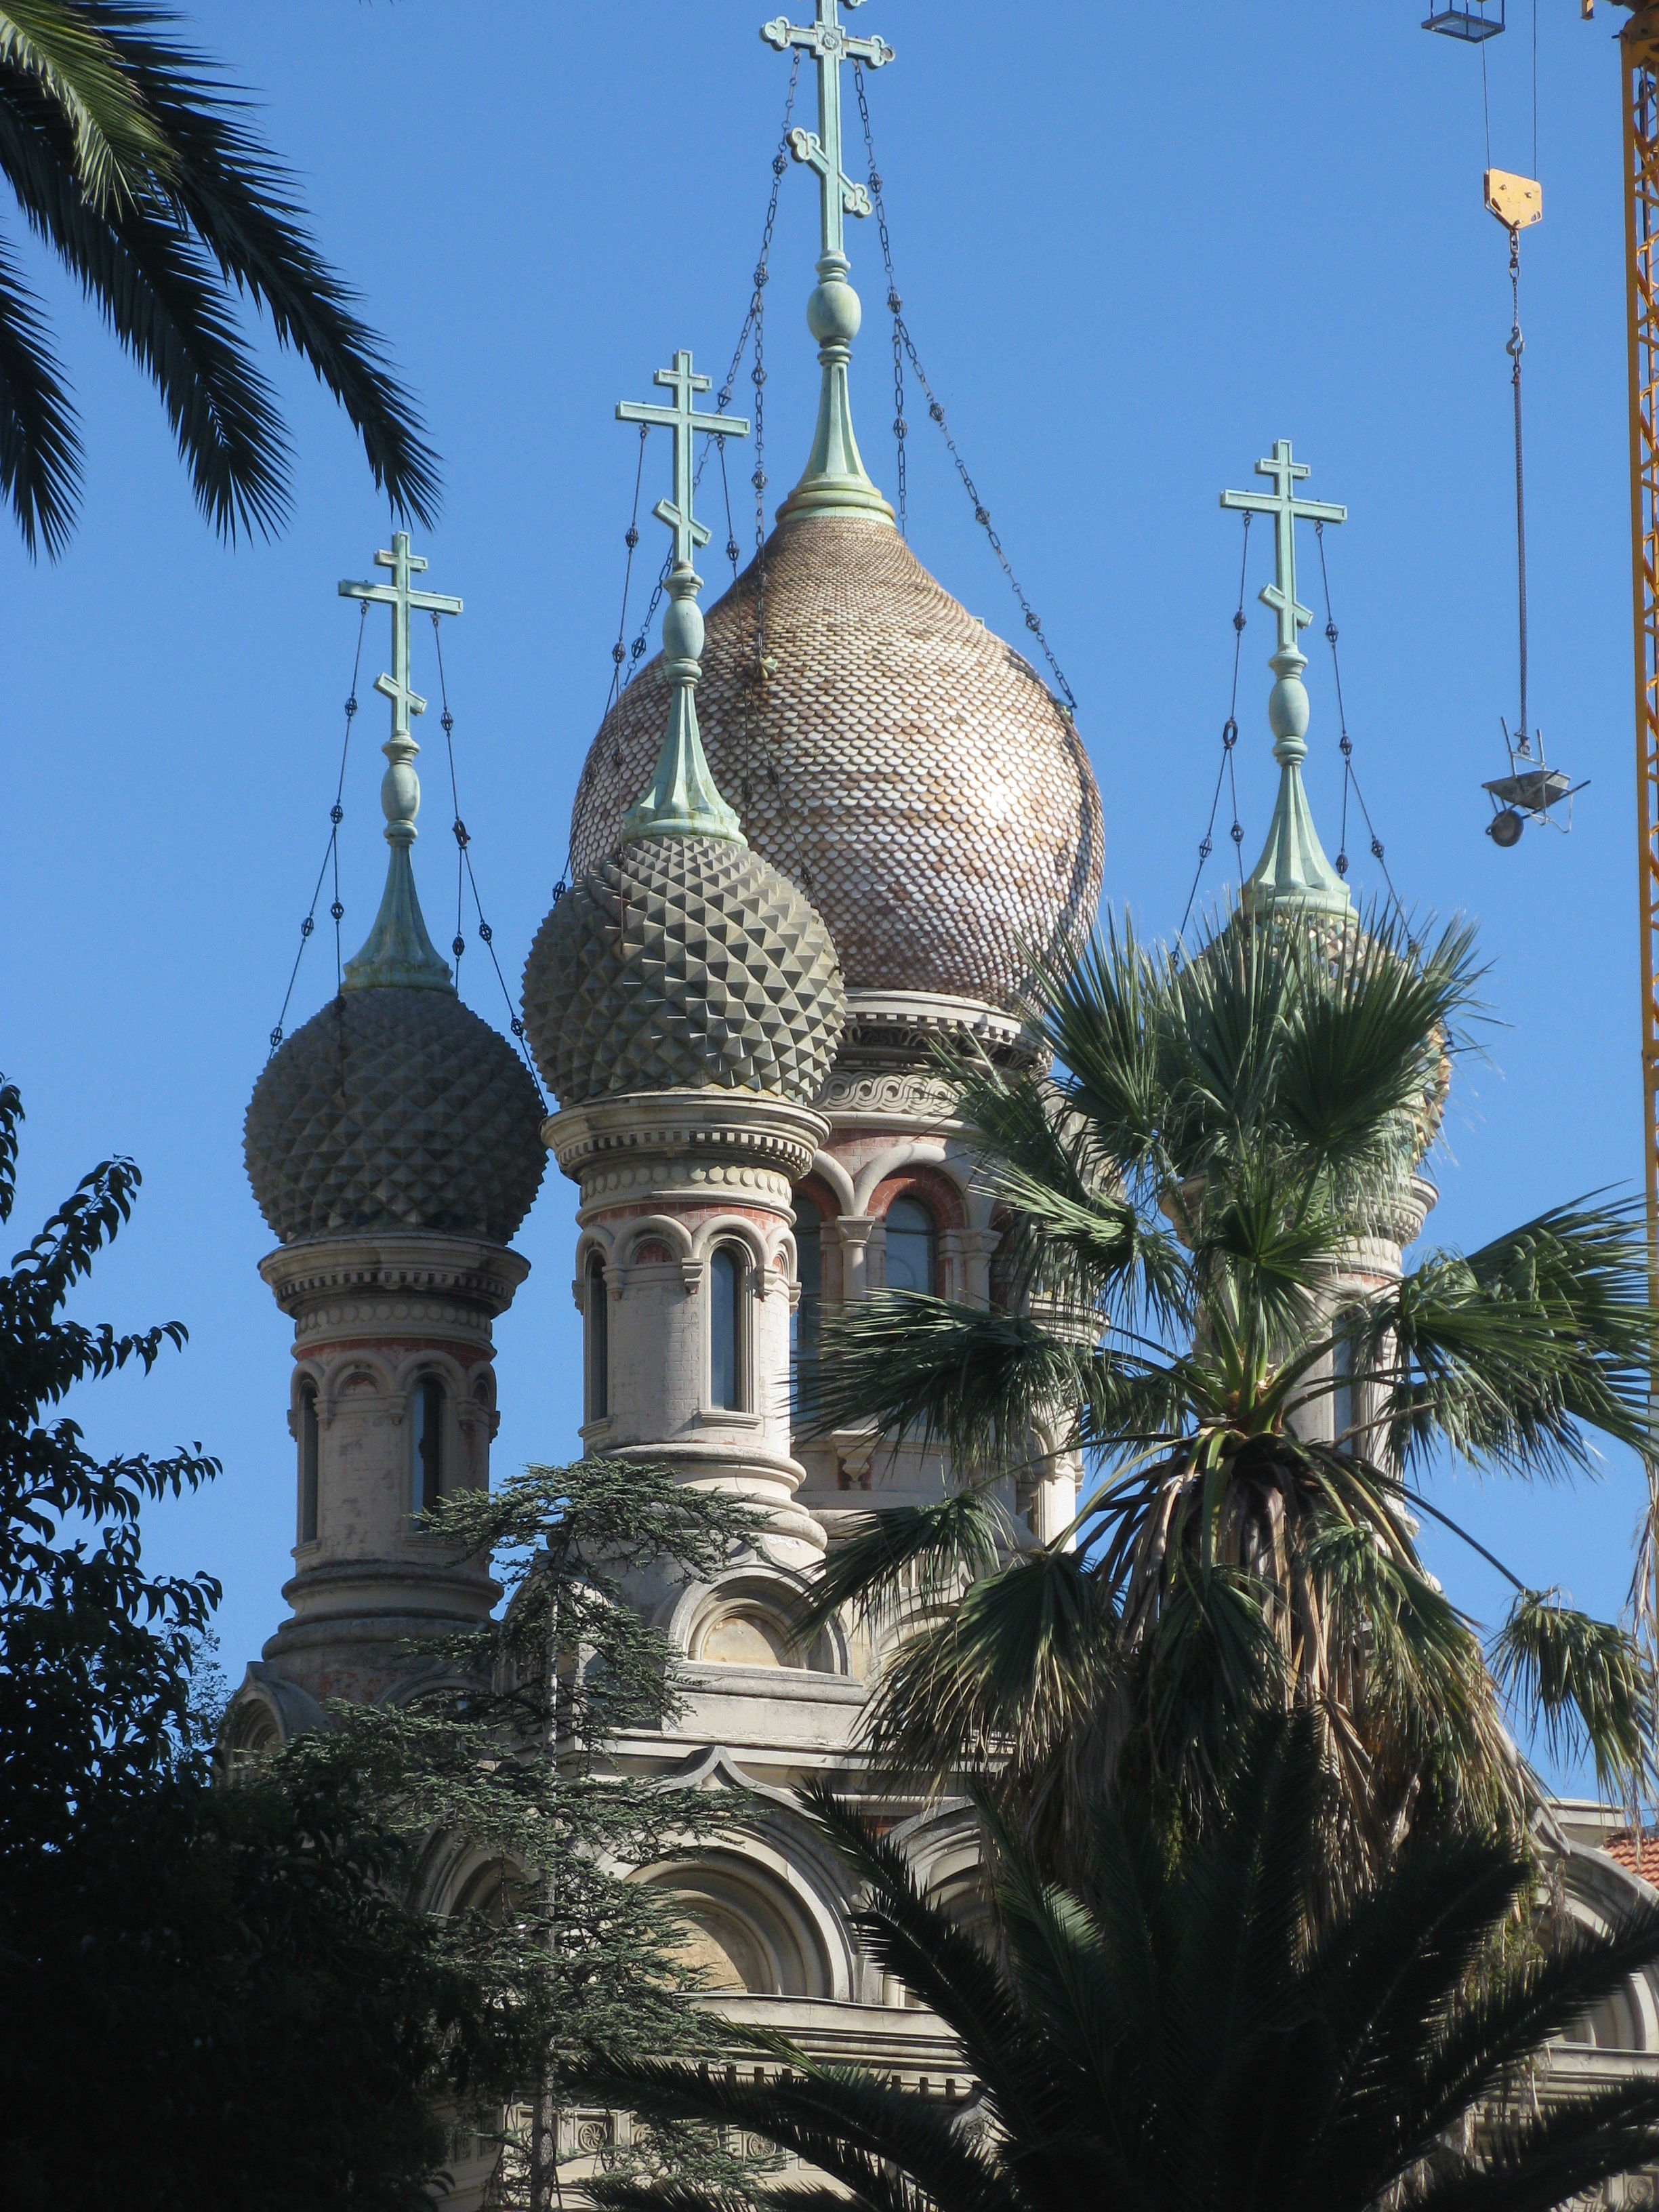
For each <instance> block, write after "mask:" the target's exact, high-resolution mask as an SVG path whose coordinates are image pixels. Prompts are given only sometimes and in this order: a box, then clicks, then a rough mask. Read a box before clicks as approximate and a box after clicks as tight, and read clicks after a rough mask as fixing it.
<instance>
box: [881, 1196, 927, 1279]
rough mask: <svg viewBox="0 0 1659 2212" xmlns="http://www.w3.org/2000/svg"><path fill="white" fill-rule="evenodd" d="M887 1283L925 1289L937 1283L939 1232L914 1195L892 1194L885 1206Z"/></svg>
mask: <svg viewBox="0 0 1659 2212" xmlns="http://www.w3.org/2000/svg"><path fill="white" fill-rule="evenodd" d="M885 1226H886V1230H887V1287H888V1289H889V1290H890V1291H929V1292H931V1291H935V1290H937V1289H938V1287H939V1232H938V1231H937V1230H936V1229H935V1228H934V1226H933V1215H932V1214H931V1213H929V1212H928V1211H927V1207H926V1206H923V1205H922V1204H921V1201H920V1200H917V1199H914V1198H896V1199H895V1200H893V1203H892V1204H891V1205H890V1206H889V1207H888V1209H887V1216H886V1224H885Z"/></svg>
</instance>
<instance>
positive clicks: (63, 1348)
mask: <svg viewBox="0 0 1659 2212" xmlns="http://www.w3.org/2000/svg"><path fill="white" fill-rule="evenodd" d="M21 1120H22V1103H21V1099H20V1097H19V1096H18V1093H17V1090H16V1088H15V1085H11V1084H7V1083H0V1226H3V1225H4V1224H6V1223H7V1222H9V1220H10V1218H11V1213H12V1208H13V1206H14V1203H15V1198H16V1164H17V1133H18V1127H19V1124H20V1123H21ZM138 1182H139V1176H138V1171H137V1169H136V1168H135V1167H134V1166H133V1165H132V1164H131V1161H129V1160H106V1161H104V1162H103V1163H102V1164H101V1165H100V1166H98V1167H96V1168H94V1170H93V1171H92V1173H91V1174H90V1175H89V1176H86V1177H85V1178H84V1180H83V1181H82V1183H81V1184H80V1186H79V1188H77V1189H76V1193H75V1194H74V1196H73V1197H72V1198H70V1200H67V1202H66V1203H65V1204H64V1206H61V1207H60V1208H59V1209H58V1212H56V1213H55V1214H53V1216H52V1218H51V1220H50V1221H48V1222H47V1223H46V1226H45V1227H44V1228H43V1229H42V1230H41V1231H40V1234H39V1236H37V1237H35V1238H34V1239H33V1242H32V1243H30V1244H29V1245H28V1246H27V1248H26V1249H25V1250H23V1251H22V1252H21V1253H19V1254H18V1255H17V1256H16V1258H15V1260H14V1261H13V1262H12V1265H11V1267H10V1269H9V1272H7V1273H4V1274H0V1792H3V1798H4V1802H5V1804H6V1808H7V1817H6V1819H5V1820H4V1821H3V1822H0V1862H3V1861H4V1860H5V1859H6V1858H8V1857H12V1856H14V1855H15V1856H17V1857H22V1858H28V1857H33V1855H34V1854H35V1853H37V1852H39V1851H40V1850H45V1849H49V1848H51V1847H52V1846H54V1845H56V1844H60V1843H61V1842H63V1841H64V1839H65V1838H68V1837H69V1836H70V1835H71V1834H72V1833H73V1832H74V1831H75V1827H76V1822H77V1820H79V1819H80V1818H81V1817H82V1814H84V1813H85V1812H86V1811H87V1809H88V1801H89V1800H91V1799H100V1800H118V1799H122V1798H125V1797H129V1796H135V1795H142V1794H143V1792H144V1791H146V1790H149V1789H150V1788H151V1787H152V1786H154V1785H155V1784H157V1783H158V1782H161V1781H165V1780H166V1779H167V1778H169V1777H171V1776H172V1775H173V1773H174V1772H175V1771H177V1769H178V1767H179V1763H180V1761H181V1760H187V1759H188V1756H189V1754H190V1752H191V1735H192V1731H191V1722H190V1704H191V1650H192V1638H194V1637H195V1636H196V1635H197V1633H198V1632H200V1630H201V1629H202V1627H203V1626H204V1623H205V1622H206V1620H207V1618H208V1615H209V1613H210V1610H211V1608H212V1607H213V1606H214V1605H215V1604H216V1602H217V1601H218V1595H219V1590H218V1585H217V1583H215V1582H214V1581H213V1579H212V1578H211V1577H210V1576H207V1575H197V1576H193V1577H178V1576H170V1575H161V1576H155V1575H151V1574H149V1573H147V1572H146V1571H145V1568H144V1565H143V1546H142V1542H141V1538H140V1531H139V1510H140V1507H141V1506H142V1504H143V1502H144V1500H145V1499H146V1498H165V1497H177V1496H179V1495H180V1494H182V1493H184V1492H188V1491H191V1490H194V1489H196V1488H197V1487H198V1486H200V1485H201V1484H202V1483H204V1482H205V1481H208V1480H211V1478H212V1477H213V1476H214V1475H216V1474H217V1473H218V1471H219V1463H218V1462H217V1461H216V1460H214V1459H210V1458H208V1457H206V1456H205V1455H204V1454H203V1451H202V1449H201V1447H200V1445H199V1444H197V1445H193V1446H191V1448H190V1449H187V1450H185V1449H181V1450H179V1451H175V1452H173V1453H171V1454H169V1455H167V1456H166V1457H163V1458H160V1459H155V1458H151V1457H150V1456H149V1455H147V1454H144V1453H137V1454H131V1455H126V1456H125V1457H122V1458H119V1459H116V1460H110V1461H105V1462H100V1461H97V1460H94V1458H93V1457H92V1455H91V1454H90V1453H89V1452H88V1450H87V1449H86V1446H85V1443H84V1440H83V1438H82V1431H81V1426H80V1424H79V1423H78V1422H77V1421H76V1420H75V1419H73V1418H72V1417H71V1416H70V1415H69V1414H67V1413H59V1412H57V1411H56V1409H57V1408H58V1407H60V1406H61V1405H62V1404H63V1401H64V1399H65V1398H66V1397H67V1395H69V1393H70V1390H71V1389H74V1388H75V1386H76V1384H77V1383H90V1382H95V1381H97V1380H99V1379H100V1378H101V1377H104V1376H109V1375H112V1374H114V1373H115V1372H116V1371H117V1370H118V1369H120V1368H123V1367H126V1366H128V1365H131V1364H137V1366H139V1367H141V1368H143V1370H144V1371H145V1372H146V1373H147V1372H148V1371H149V1369H150V1368H151V1367H153V1366H154V1364H155V1361H156V1360H157V1359H158V1358H160V1356H161V1352H162V1351H163V1349H164V1348H165V1347H166V1346H168V1345H169V1344H171V1345H173V1346H180V1345H182V1344H183V1343H184V1341H185V1331H184V1329H183V1328H182V1327H181V1326H180V1325H179V1322H167V1323H166V1324H165V1325H164V1326H163V1327H161V1328H152V1329H147V1330H143V1331H141V1332H139V1333H137V1334H120V1333H118V1331H117V1330H115V1329H113V1328H112V1327H111V1326H110V1325H109V1323H108V1322H103V1323H100V1324H97V1325H91V1326H89V1325H88V1324H86V1323H83V1322H71V1321H67V1320H65V1319H64V1311H63V1310H64V1304H65V1302H66V1301H67V1299H68V1298H69V1297H70V1293H71V1292H72V1291H73V1290H74V1289H75V1287H76V1285H77V1284H78V1283H80V1282H81V1281H82V1280H83V1279H84V1278H85V1277H86V1275H87V1274H88V1271H89V1270H90V1268H91V1266H92V1263H93V1261H94V1258H95V1257H96V1256H97V1255H98V1254H99V1252H100V1251H101V1250H102V1249H103V1248H104V1246H105V1245H106V1243H108V1242H109V1241H110V1239H111V1238H112V1237H113V1236H114V1235H115V1233H116V1231H118V1229H119V1227H120V1225H121V1224H122V1223H123V1222H124V1221H125V1219H126V1218H127V1217H128V1215H129V1213H130V1212H131V1207H132V1200H133V1194H134V1193H135V1192H136V1191H137V1188H138Z"/></svg>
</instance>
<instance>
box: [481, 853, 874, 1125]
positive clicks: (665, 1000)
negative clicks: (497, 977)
mask: <svg viewBox="0 0 1659 2212" xmlns="http://www.w3.org/2000/svg"><path fill="white" fill-rule="evenodd" d="M524 1013H525V1024H526V1029H527V1030H528V1033H529V1036H530V1042H531V1046H532V1049H533V1051H534V1053H535V1054H536V1060H537V1063H538V1066H540V1068H541V1071H542V1073H543V1075H544V1077H545V1078H546V1080H547V1083H548V1085H549V1087H550V1089H551V1090H552V1091H553V1092H554V1094H555V1095H556V1097H557V1099H558V1101H559V1103H560V1104H561V1105H562V1106H574V1105H578V1104H580V1103H583V1102H584V1101H586V1100H589V1099H593V1098H604V1097H611V1096H614V1095H617V1094H619V1093H621V1092H623V1091H682V1090H702V1089H706V1088H711V1087H724V1088H726V1089H727V1090H748V1091H767V1092H770V1093H771V1094H773V1095H774V1096H775V1097H784V1098H790V1099H793V1100H795V1101H797V1102H798V1103H803V1104H805V1103H809V1102H810V1101H811V1099H812V1098H814V1097H816V1096H817V1092H818V1091H819V1089H820V1087H821V1086H822V1085H823V1079H824V1078H825V1076H826V1075H828V1073H829V1065H830V1062H831V1061H832V1060H833V1059H834V1058H835V1053H836V1044H837V1043H838V1042H839V1041H840V1037H841V1030H842V1020H843V1018H844V1017H845V1013H846V1000H845V997H844V994H843V993H842V980H841V967H840V963H839V962H838V960H837V958H836V948H835V946H834V945H832V944H831V942H830V940H829V931H828V930H827V929H826V928H825V927H824V926H823V922H822V921H820V920H819V919H818V916H817V913H816V912H815V911H814V909H813V908H812V907H811V906H810V905H809V904H808V902H807V901H806V900H805V898H804V897H803V896H802V895H801V894H800V892H799V891H798V890H796V889H795V886H794V885H793V884H792V883H791V882H789V880H788V878H787V877H784V876H781V875H780V874H779V873H778V872H777V870H776V869H775V867H773V866H772V865H771V864H770V862H769V861H767V860H763V859H762V858H761V856H760V854H758V853H756V852H752V851H751V850H750V848H749V847H748V846H746V845H744V844H743V843H741V842H738V841H736V840H733V839H732V838H731V837H729V836H724V837H722V836H665V837H648V838H643V839H638V840H635V841H630V842H628V843H626V844H624V845H623V848H622V849H621V850H620V852H618V853H617V854H615V855H613V857H612V858H611V859H610V860H606V861H605V862H604V863H603V864H602V865H601V866H599V867H598V868H597V869H595V870H594V872H592V874H591V875H589V876H586V877H585V878H583V879H582V881H581V882H580V883H579V884H576V885H575V887H574V890H571V891H569V892H568V894H567V895H566V896H565V897H563V898H562V899H561V900H560V902H559V903H558V904H557V905H556V907H555V908H553V910H552V912H551V913H550V915H548V917H547V919H546V921H544V922H543V924H542V926H541V928H540V930H539V931H538V933H537V936H536V941H535V943H534V944H533V945H532V946H531V948H530V957H529V959H528V961H527V962H526V964H525V974H524Z"/></svg>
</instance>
